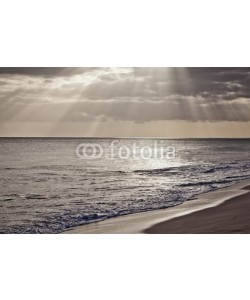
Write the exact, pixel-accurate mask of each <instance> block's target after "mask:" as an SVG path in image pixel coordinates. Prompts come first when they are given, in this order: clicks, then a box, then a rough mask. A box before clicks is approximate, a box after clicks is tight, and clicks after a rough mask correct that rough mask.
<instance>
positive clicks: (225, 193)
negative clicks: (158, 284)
mask: <svg viewBox="0 0 250 300" xmlns="http://www.w3.org/2000/svg"><path fill="white" fill-rule="evenodd" d="M249 232H250V180H244V181H241V182H238V183H236V184H234V185H232V186H230V187H227V188H222V189H218V190H216V191H213V192H209V193H205V194H201V195H199V196H198V197H197V198H196V199H194V200H191V201H186V202H184V203H183V204H181V205H178V206H175V207H170V208H167V209H162V210H155V211H150V212H143V213H137V214H131V215H126V216H121V217H117V218H111V219H107V220H104V221H101V222H96V223H91V224H88V225H83V226H79V227H75V228H72V229H68V230H65V231H64V232H63V233H67V234H83V233H85V234H96V233H106V234H113V233H127V234H131V233H153V234H163V233H249Z"/></svg>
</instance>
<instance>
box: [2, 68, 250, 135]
mask: <svg viewBox="0 0 250 300" xmlns="http://www.w3.org/2000/svg"><path fill="white" fill-rule="evenodd" d="M249 83H250V68H0V136H155V137H157V136H158V137H161V136H163V137H250V84H249Z"/></svg>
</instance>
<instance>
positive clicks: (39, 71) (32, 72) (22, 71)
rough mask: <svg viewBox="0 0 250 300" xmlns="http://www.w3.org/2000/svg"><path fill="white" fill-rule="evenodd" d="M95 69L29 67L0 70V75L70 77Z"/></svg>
mask: <svg viewBox="0 0 250 300" xmlns="http://www.w3.org/2000/svg"><path fill="white" fill-rule="evenodd" d="M94 69H96V68H62V67H54V68H49V67H48V68H44V67H31V68H28V67H27V68H0V75H1V74H4V75H6V74H8V75H28V76H43V77H54V76H72V75H73V74H82V73H84V72H89V71H92V70H94Z"/></svg>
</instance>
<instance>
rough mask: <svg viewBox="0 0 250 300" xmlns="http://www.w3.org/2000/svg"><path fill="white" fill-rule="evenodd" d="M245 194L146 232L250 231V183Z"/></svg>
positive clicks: (166, 222)
mask: <svg viewBox="0 0 250 300" xmlns="http://www.w3.org/2000/svg"><path fill="white" fill-rule="evenodd" d="M244 190H248V191H249V192H247V193H246V194H244V195H241V196H237V197H234V198H232V199H230V200H228V201H226V202H224V203H222V204H221V205H219V206H217V207H212V208H208V209H204V210H201V211H198V212H194V213H191V214H189V215H186V216H182V217H178V218H175V219H172V220H169V221H165V222H161V223H159V224H156V225H154V226H152V227H150V228H148V229H146V230H145V231H144V232H145V233H156V234H162V233H210V234H214V233H250V185H249V186H247V187H245V188H244Z"/></svg>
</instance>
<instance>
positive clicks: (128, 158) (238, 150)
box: [0, 138, 250, 233]
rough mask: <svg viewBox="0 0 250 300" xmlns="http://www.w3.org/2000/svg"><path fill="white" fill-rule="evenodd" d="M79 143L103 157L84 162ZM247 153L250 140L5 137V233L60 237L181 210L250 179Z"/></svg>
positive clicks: (1, 226) (0, 154)
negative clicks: (94, 225)
mask: <svg viewBox="0 0 250 300" xmlns="http://www.w3.org/2000/svg"><path fill="white" fill-rule="evenodd" d="M112 142H114V143H113V147H111V143H112ZM79 144H84V145H85V144H90V145H91V144H95V145H96V144H97V145H99V146H98V147H99V149H101V150H102V151H103V152H102V153H100V151H99V152H98V153H97V155H98V156H99V158H98V159H80V158H79V156H78V155H77V153H76V148H77V146H78V145H79ZM135 145H136V146H135ZM169 147H170V148H169ZM171 147H172V148H171ZM142 149H143V151H144V152H142ZM150 149H151V150H152V151H151V150H150ZM162 149H163V150H162ZM169 149H171V151H170V150H169ZM173 149H175V155H172V154H173ZM86 151H87V152H86V153H88V155H91V147H90V148H86ZM150 151H151V152H150ZM168 152H171V153H168ZM249 153H250V139H245V140H244V139H242V140H241V139H240V140H236V139H230V140H223V139H221V140H220V139H218V140H213V139H209V140H206V139H203V140H202V139H197V140H180V139H179V140H168V139H157V140H155V139H116V140H113V139H82V138H79V139H75V138H68V139H64V138H20V139H19V138H1V139H0V158H1V160H0V187H1V189H0V191H1V192H0V233H58V232H61V231H63V230H64V229H66V228H69V227H73V226H77V225H82V224H86V223H89V222H94V221H98V220H103V219H106V218H109V217H115V216H119V215H124V214H130V213H135V212H142V211H148V210H153V209H160V208H166V207H170V206H174V205H178V204H181V203H182V202H183V201H186V200H190V199H192V198H194V197H195V196H196V195H197V194H200V193H203V192H207V191H211V190H214V189H217V188H221V187H225V186H229V185H231V184H233V183H234V182H236V181H239V180H242V179H247V178H250V156H249ZM101 154H102V155H101ZM168 154H170V155H169V156H168Z"/></svg>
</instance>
